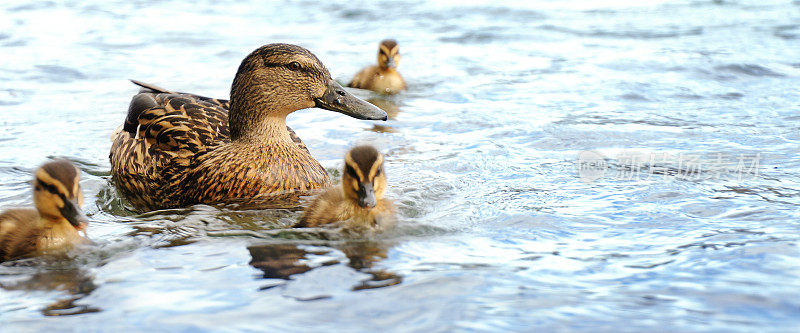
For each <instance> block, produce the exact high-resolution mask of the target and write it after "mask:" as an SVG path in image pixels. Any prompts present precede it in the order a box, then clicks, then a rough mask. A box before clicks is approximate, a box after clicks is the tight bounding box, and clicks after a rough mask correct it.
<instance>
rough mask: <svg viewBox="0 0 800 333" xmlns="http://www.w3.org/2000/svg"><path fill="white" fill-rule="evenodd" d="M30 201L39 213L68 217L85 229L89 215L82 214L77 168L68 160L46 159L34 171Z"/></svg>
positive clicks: (57, 219)
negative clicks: (46, 161) (31, 198)
mask: <svg viewBox="0 0 800 333" xmlns="http://www.w3.org/2000/svg"><path fill="white" fill-rule="evenodd" d="M34 175H35V179H34V184H33V201H34V203H35V204H36V209H37V210H39V214H40V215H42V217H44V218H45V219H47V220H50V221H54V222H55V221H60V220H67V221H68V222H69V223H70V224H71V225H72V226H73V227H75V229H78V230H84V229H85V228H86V225H87V223H88V221H89V219H88V218H87V217H86V215H84V214H83V211H82V210H81V205H83V193H82V192H81V187H80V185H79V184H78V181H79V180H80V172H78V169H77V168H76V167H75V166H74V165H72V163H70V162H69V161H65V160H58V161H52V162H48V163H45V164H44V165H42V166H41V167H39V169H37V170H36V172H35V173H34Z"/></svg>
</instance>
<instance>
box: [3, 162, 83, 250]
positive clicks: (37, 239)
mask: <svg viewBox="0 0 800 333" xmlns="http://www.w3.org/2000/svg"><path fill="white" fill-rule="evenodd" d="M35 175H36V179H35V183H34V202H35V203H36V209H10V210H7V211H5V212H3V213H0V261H6V260H11V259H14V258H18V257H22V256H26V255H36V254H41V253H44V252H50V251H57V250H61V249H63V248H67V247H69V246H72V245H76V244H82V243H86V242H88V240H87V239H86V238H85V237H83V236H81V235H80V234H79V233H78V232H79V231H81V230H85V228H86V223H87V219H86V217H85V215H83V213H82V212H81V210H80V206H81V204H82V203H83V195H82V194H81V190H80V186H79V185H78V180H79V174H78V172H77V169H76V168H75V167H74V166H72V164H71V163H69V162H67V161H54V162H50V163H47V164H45V165H43V166H42V167H41V168H39V169H38V170H37V171H36V174H35Z"/></svg>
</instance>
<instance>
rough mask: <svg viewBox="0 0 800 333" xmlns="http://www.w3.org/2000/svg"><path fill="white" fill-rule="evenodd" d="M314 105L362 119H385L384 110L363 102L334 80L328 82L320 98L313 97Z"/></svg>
mask: <svg viewBox="0 0 800 333" xmlns="http://www.w3.org/2000/svg"><path fill="white" fill-rule="evenodd" d="M314 102H315V103H316V107H318V108H320V109H325V110H331V111H335V112H339V113H343V114H346V115H348V116H350V117H353V118H358V119H364V120H386V118H387V116H386V112H384V111H383V110H381V109H379V108H378V107H377V106H375V105H372V104H370V103H369V102H365V101H364V100H362V99H360V98H358V97H356V96H353V94H351V93H349V92H347V90H344V88H342V86H341V85H339V83H337V82H336V81H334V80H330V81H329V82H328V88H327V89H326V90H325V93H324V94H323V95H322V97H320V98H316V99H314Z"/></svg>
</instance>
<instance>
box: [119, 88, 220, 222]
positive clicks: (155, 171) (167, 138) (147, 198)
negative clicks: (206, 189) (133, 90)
mask: <svg viewBox="0 0 800 333" xmlns="http://www.w3.org/2000/svg"><path fill="white" fill-rule="evenodd" d="M221 104H222V103H216V102H213V101H208V100H203V99H198V98H195V97H194V96H193V95H189V94H180V93H171V92H160V91H154V90H150V89H147V90H146V91H142V92H140V93H138V94H136V95H135V96H134V97H133V99H132V100H131V104H130V107H129V108H128V116H127V117H126V119H125V123H124V124H123V126H122V128H121V129H118V130H117V131H116V132H115V133H114V134H113V135H112V140H113V144H112V146H111V153H110V156H109V158H110V160H111V173H112V175H113V177H114V180H115V182H116V183H117V186H118V188H119V189H120V190H121V192H122V193H123V194H124V195H125V196H126V197H127V198H128V199H129V200H130V201H131V203H132V204H133V205H134V206H136V207H137V208H167V207H172V206H177V205H181V201H182V198H181V196H180V191H179V189H180V186H181V185H182V180H183V177H184V175H185V173H186V171H188V170H190V169H191V168H192V166H193V164H194V161H195V159H196V158H197V157H199V156H202V155H203V154H205V153H206V152H208V151H211V150H213V149H214V148H215V147H217V146H219V145H220V144H224V143H226V142H230V132H229V131H228V110H227V109H225V108H223V107H222V106H221Z"/></svg>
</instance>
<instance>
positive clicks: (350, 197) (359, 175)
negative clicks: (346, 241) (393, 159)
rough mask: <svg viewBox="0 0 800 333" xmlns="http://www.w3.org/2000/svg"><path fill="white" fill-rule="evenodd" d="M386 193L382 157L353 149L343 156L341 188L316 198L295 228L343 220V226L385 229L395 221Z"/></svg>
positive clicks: (368, 148) (369, 148) (367, 148)
mask: <svg viewBox="0 0 800 333" xmlns="http://www.w3.org/2000/svg"><path fill="white" fill-rule="evenodd" d="M385 191H386V173H385V172H384V170H383V155H382V154H381V153H379V152H378V150H377V149H375V148H374V147H372V146H358V147H355V148H353V149H351V150H350V151H349V152H347V155H345V157H344V172H343V173H342V186H341V188H330V189H328V190H327V191H326V192H324V193H322V194H320V195H319V196H318V197H317V198H315V199H314V201H313V202H312V203H311V205H310V206H309V207H308V208H307V209H306V210H305V212H304V213H303V216H302V217H301V218H300V221H299V222H298V223H297V224H295V227H317V226H321V225H324V224H330V223H334V222H340V221H343V223H344V225H343V226H344V227H356V228H364V229H378V230H382V229H386V228H388V227H390V226H392V225H393V224H394V221H395V219H394V205H393V204H392V202H391V201H390V200H388V199H386V198H384V197H383V194H384V192H385Z"/></svg>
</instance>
